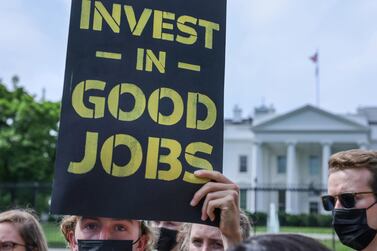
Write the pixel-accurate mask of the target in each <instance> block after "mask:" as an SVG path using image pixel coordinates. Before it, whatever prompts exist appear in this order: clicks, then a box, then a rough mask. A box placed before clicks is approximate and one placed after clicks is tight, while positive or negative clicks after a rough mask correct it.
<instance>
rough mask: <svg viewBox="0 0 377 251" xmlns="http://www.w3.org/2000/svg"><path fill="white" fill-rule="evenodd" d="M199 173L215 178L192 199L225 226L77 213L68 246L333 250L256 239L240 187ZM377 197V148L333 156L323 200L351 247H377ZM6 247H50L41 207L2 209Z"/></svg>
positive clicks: (290, 239) (1, 249) (70, 220)
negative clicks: (107, 243)
mask: <svg viewBox="0 0 377 251" xmlns="http://www.w3.org/2000/svg"><path fill="white" fill-rule="evenodd" d="M195 175H196V176H197V177H200V178H206V179H208V180H210V182H208V183H206V184H205V185H203V186H202V187H201V188H200V189H199V190H198V191H197V192H196V193H195V195H194V196H193V198H192V200H191V203H190V204H191V206H194V207H195V206H198V205H199V202H200V201H204V203H203V206H202V209H201V212H202V215H201V219H202V220H203V221H205V220H207V219H210V220H211V221H214V220H215V217H216V215H217V214H216V213H215V211H216V210H220V214H219V217H220V219H219V226H218V227H214V226H208V225H201V224H193V223H179V222H163V221H152V222H150V221H143V220H133V219H117V218H104V217H89V216H78V215H70V216H65V217H64V218H63V219H62V221H61V231H62V233H63V235H64V237H65V239H66V241H67V244H68V247H69V248H70V249H71V250H72V251H78V250H81V248H80V247H82V245H83V243H85V241H88V240H92V241H93V240H97V241H100V240H118V241H120V240H127V241H128V242H129V245H131V246H132V250H138V251H144V250H146V251H149V250H187V251H199V250H201V251H204V250H208V251H209V250H231V251H255V250H266V251H275V250H283V251H284V250H297V251H301V250H314V251H317V250H318V251H320V250H329V249H328V248H326V247H325V246H323V245H322V244H320V243H319V242H318V241H316V240H314V239H312V238H309V237H305V236H302V235H293V234H266V235H258V236H251V237H250V236H249V235H250V232H251V224H250V222H249V220H248V217H247V216H246V215H245V214H244V213H243V212H242V210H240V208H239V188H238V186H237V185H236V184H235V183H233V182H232V181H231V180H229V179H228V178H226V177H225V176H224V175H223V174H221V173H219V172H215V171H203V170H201V171H197V172H195ZM376 197H377V152H374V151H366V150H360V149H357V150H349V151H344V152H339V153H336V154H334V155H332V156H331V158H330V160H329V177H328V194H326V195H323V196H322V202H323V206H324V208H325V209H326V210H329V211H332V216H333V227H334V229H335V231H336V233H337V235H338V237H339V239H340V241H341V242H342V243H343V244H344V245H346V246H349V247H351V248H353V249H355V250H364V251H371V250H377V237H376V233H377V206H376V204H377V200H376ZM96 243H98V242H96ZM99 243H101V242H99ZM92 244H93V243H91V245H92ZM93 250H94V249H93ZM95 250H101V249H95ZM0 251H47V243H46V238H45V236H44V233H43V231H42V228H41V226H40V224H39V222H38V220H37V217H36V216H35V215H34V214H33V212H30V211H27V210H23V209H13V210H9V211H5V212H2V213H0Z"/></svg>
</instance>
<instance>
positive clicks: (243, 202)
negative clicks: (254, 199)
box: [240, 189, 247, 210]
mask: <svg viewBox="0 0 377 251" xmlns="http://www.w3.org/2000/svg"><path fill="white" fill-rule="evenodd" d="M246 207H247V190H246V189H240V208H242V209H244V210H246Z"/></svg>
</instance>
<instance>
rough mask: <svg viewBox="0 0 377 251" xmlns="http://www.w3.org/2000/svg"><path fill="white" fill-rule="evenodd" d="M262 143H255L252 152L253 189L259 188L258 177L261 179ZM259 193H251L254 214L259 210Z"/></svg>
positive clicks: (253, 191)
mask: <svg viewBox="0 0 377 251" xmlns="http://www.w3.org/2000/svg"><path fill="white" fill-rule="evenodd" d="M260 148H261V143H260V142H257V141H256V142H253V146H252V152H251V154H252V155H251V187H252V188H257V187H258V181H259V182H260V180H258V177H260V175H261V173H260V168H261V167H260V162H261V149H260ZM257 194H258V192H256V191H255V190H252V191H251V193H250V195H251V196H250V202H251V205H252V207H251V210H252V212H256V211H257V208H258V200H257V199H258V196H257Z"/></svg>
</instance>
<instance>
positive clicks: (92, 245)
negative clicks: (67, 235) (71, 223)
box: [78, 240, 134, 251]
mask: <svg viewBox="0 0 377 251" xmlns="http://www.w3.org/2000/svg"><path fill="white" fill-rule="evenodd" d="M133 244H134V242H132V241H130V240H78V245H79V251H132V245H133Z"/></svg>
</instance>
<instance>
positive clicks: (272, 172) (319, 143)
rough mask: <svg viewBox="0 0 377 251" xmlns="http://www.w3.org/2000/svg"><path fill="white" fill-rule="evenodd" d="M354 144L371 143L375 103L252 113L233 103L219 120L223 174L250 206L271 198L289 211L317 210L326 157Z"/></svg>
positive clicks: (263, 205)
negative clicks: (350, 109) (340, 110)
mask: <svg viewBox="0 0 377 251" xmlns="http://www.w3.org/2000/svg"><path fill="white" fill-rule="evenodd" d="M354 148H364V149H377V107H368V108H359V110H358V112H357V113H356V114H348V115H338V114H333V113H330V112H328V111H325V110H322V109H320V108H317V107H314V106H311V105H306V106H304V107H301V108H298V109H296V110H293V111H291V112H288V113H284V114H275V112H274V109H273V108H267V107H261V108H257V109H256V113H255V116H254V118H253V119H251V118H248V119H242V117H241V111H240V110H239V109H235V111H234V118H232V119H227V120H225V124H224V164H223V166H224V174H225V175H226V176H227V177H229V178H230V179H231V180H233V181H235V182H236V183H237V184H238V185H239V186H240V189H241V192H240V205H241V207H243V208H245V209H246V210H248V211H250V212H255V211H257V212H268V209H269V206H270V203H274V204H275V205H277V208H279V210H280V211H285V212H286V213H289V214H300V213H317V212H322V206H321V202H320V191H321V189H326V186H327V176H328V171H327V169H328V166H327V162H328V159H329V158H330V156H331V154H333V153H335V152H339V151H343V150H348V149H354ZM255 188H258V189H257V190H255ZM310 188H315V189H317V191H318V192H313V191H312V190H311V189H310ZM309 190H310V191H311V192H310V191H309Z"/></svg>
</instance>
